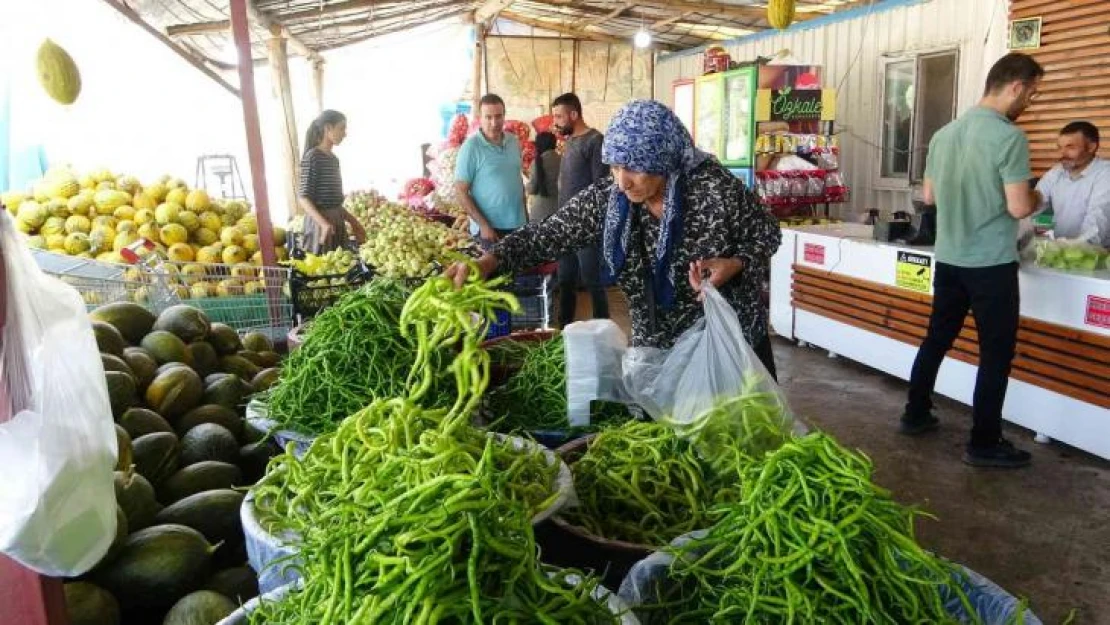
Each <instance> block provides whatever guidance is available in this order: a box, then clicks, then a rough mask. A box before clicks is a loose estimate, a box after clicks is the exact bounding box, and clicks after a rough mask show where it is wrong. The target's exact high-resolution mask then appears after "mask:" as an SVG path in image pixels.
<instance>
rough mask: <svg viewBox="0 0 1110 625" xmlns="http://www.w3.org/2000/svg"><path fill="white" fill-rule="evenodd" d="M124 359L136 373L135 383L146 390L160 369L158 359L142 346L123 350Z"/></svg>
mask: <svg viewBox="0 0 1110 625" xmlns="http://www.w3.org/2000/svg"><path fill="white" fill-rule="evenodd" d="M123 360H124V361H125V362H126V363H127V366H128V367H129V368H130V369H131V372H132V373H133V374H134V375H135V384H136V385H138V387H139V389H141V390H144V391H145V390H146V387H147V386H148V385H150V383H151V381H153V380H154V375H155V372H156V371H157V370H158V361H157V360H155V359H154V356H151V355H150V352H148V351H146V350H145V349H143V348H141V347H128V348H126V349H124V350H123Z"/></svg>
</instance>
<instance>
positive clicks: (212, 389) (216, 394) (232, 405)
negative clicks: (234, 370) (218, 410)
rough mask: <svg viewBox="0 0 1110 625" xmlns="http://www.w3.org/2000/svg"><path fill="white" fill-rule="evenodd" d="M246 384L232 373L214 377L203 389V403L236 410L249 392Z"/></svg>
mask: <svg viewBox="0 0 1110 625" xmlns="http://www.w3.org/2000/svg"><path fill="white" fill-rule="evenodd" d="M250 390H251V389H250V388H248V386H247V384H246V383H244V382H243V381H242V380H240V379H239V378H238V377H236V376H234V375H226V376H224V377H222V378H219V379H216V380H215V381H213V382H212V383H210V384H208V386H206V387H205V389H204V403H206V404H217V405H220V406H223V407H225V408H228V409H231V410H235V411H238V410H239V408H240V406H242V405H243V402H244V400H245V399H246V397H247V395H248V394H249V393H250Z"/></svg>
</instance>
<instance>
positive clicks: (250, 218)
mask: <svg viewBox="0 0 1110 625" xmlns="http://www.w3.org/2000/svg"><path fill="white" fill-rule="evenodd" d="M235 225H236V226H238V227H239V229H240V230H242V231H243V233H244V234H258V220H257V219H255V216H254V215H245V216H243V217H240V218H239V221H237V222H235Z"/></svg>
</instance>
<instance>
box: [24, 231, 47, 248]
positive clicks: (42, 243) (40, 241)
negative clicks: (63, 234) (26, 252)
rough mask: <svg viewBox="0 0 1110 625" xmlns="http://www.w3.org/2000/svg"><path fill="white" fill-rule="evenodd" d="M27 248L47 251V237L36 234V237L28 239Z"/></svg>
mask: <svg viewBox="0 0 1110 625" xmlns="http://www.w3.org/2000/svg"><path fill="white" fill-rule="evenodd" d="M27 247H30V248H33V249H36V250H45V249H46V237H44V236H42V235H41V234H36V235H34V236H30V237H27Z"/></svg>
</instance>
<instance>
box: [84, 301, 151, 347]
mask: <svg viewBox="0 0 1110 625" xmlns="http://www.w3.org/2000/svg"><path fill="white" fill-rule="evenodd" d="M89 317H90V318H91V319H92V320H94V321H102V322H104V323H106V324H108V325H110V326H112V327H114V328H115V329H116V330H119V333H120V334H121V335H123V338H125V339H127V342H129V343H131V344H132V345H138V344H139V341H141V340H143V337H144V336H146V335H147V334H148V333H149V332H150V329H151V328H153V327H154V321H155V317H154V313H152V312H150V311H149V310H147V309H145V308H143V307H142V306H139V305H138V304H133V303H131V302H114V303H111V304H105V305H103V306H101V307H99V308H97V309H96V310H94V311H92V312H91V313H89Z"/></svg>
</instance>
